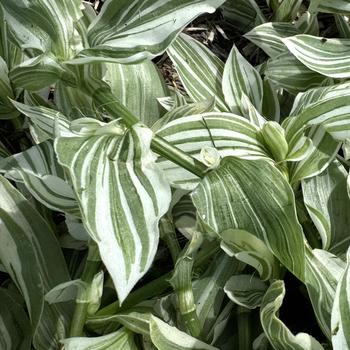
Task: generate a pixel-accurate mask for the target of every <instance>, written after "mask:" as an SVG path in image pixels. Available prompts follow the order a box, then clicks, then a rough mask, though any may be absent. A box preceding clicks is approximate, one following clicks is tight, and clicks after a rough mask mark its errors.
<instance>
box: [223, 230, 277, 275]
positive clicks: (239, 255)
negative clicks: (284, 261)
mask: <svg viewBox="0 0 350 350" xmlns="http://www.w3.org/2000/svg"><path fill="white" fill-rule="evenodd" d="M220 236H221V239H222V241H221V244H220V246H221V248H222V249H223V250H224V251H225V252H226V253H227V254H228V255H229V256H234V257H235V258H236V259H237V260H239V261H242V262H243V263H245V264H247V265H250V266H252V267H253V268H255V269H256V270H257V271H258V273H259V275H260V278H261V279H262V280H263V281H267V280H269V279H273V278H275V277H276V276H278V273H279V262H278V260H277V259H276V258H275V257H274V255H273V254H272V252H271V251H270V250H269V249H268V247H267V246H266V244H265V243H264V242H263V241H262V240H261V239H259V238H257V237H256V236H255V235H253V234H251V233H249V232H248V231H244V230H239V229H238V230H236V229H228V230H225V231H223V232H221V233H220Z"/></svg>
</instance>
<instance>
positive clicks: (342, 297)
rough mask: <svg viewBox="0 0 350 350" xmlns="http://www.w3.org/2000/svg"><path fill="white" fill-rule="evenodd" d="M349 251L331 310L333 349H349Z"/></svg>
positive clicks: (349, 251)
mask: <svg viewBox="0 0 350 350" xmlns="http://www.w3.org/2000/svg"><path fill="white" fill-rule="evenodd" d="M349 286H350V250H348V253H347V265H346V269H345V271H344V273H343V274H342V276H341V278H340V279H339V283H338V286H337V290H336V294H335V298H334V304H333V309H332V345H333V349H344V350H348V349H350V335H349V331H348V329H349V324H350V290H349V289H350V288H349Z"/></svg>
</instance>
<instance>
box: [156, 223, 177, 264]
mask: <svg viewBox="0 0 350 350" xmlns="http://www.w3.org/2000/svg"><path fill="white" fill-rule="evenodd" d="M159 231H160V238H161V239H162V240H163V241H164V242H165V243H166V245H167V246H168V249H169V251H170V254H171V258H172V260H173V263H174V264H175V263H176V260H177V258H178V256H179V254H180V252H181V248H180V244H179V242H178V240H177V238H176V232H175V227H174V224H173V222H172V221H171V220H170V219H169V218H167V217H163V218H162V219H161V220H160V223H159Z"/></svg>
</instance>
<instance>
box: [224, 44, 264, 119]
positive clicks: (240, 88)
mask: <svg viewBox="0 0 350 350" xmlns="http://www.w3.org/2000/svg"><path fill="white" fill-rule="evenodd" d="M222 90H223V93H224V96H225V101H226V103H227V105H228V106H229V108H230V111H231V112H233V113H236V114H239V115H241V114H242V103H241V99H242V96H243V94H245V95H246V96H248V98H249V99H250V101H251V102H252V104H253V105H254V107H255V108H256V109H257V110H258V111H259V112H261V109H262V99H263V82H262V79H261V77H260V74H259V73H258V71H257V70H256V69H255V68H254V67H253V66H252V65H251V64H250V63H249V62H248V61H247V60H246V59H245V58H244V57H243V56H242V55H241V53H240V52H239V51H238V49H237V48H236V47H235V46H233V48H232V50H231V52H230V55H229V57H228V59H227V62H226V64H225V68H224V73H223V80H222Z"/></svg>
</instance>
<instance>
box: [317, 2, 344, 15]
mask: <svg viewBox="0 0 350 350" xmlns="http://www.w3.org/2000/svg"><path fill="white" fill-rule="evenodd" d="M310 8H311V9H312V10H313V11H318V12H325V13H340V14H344V15H346V14H350V1H349V0H332V1H328V0H311V4H310Z"/></svg>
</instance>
